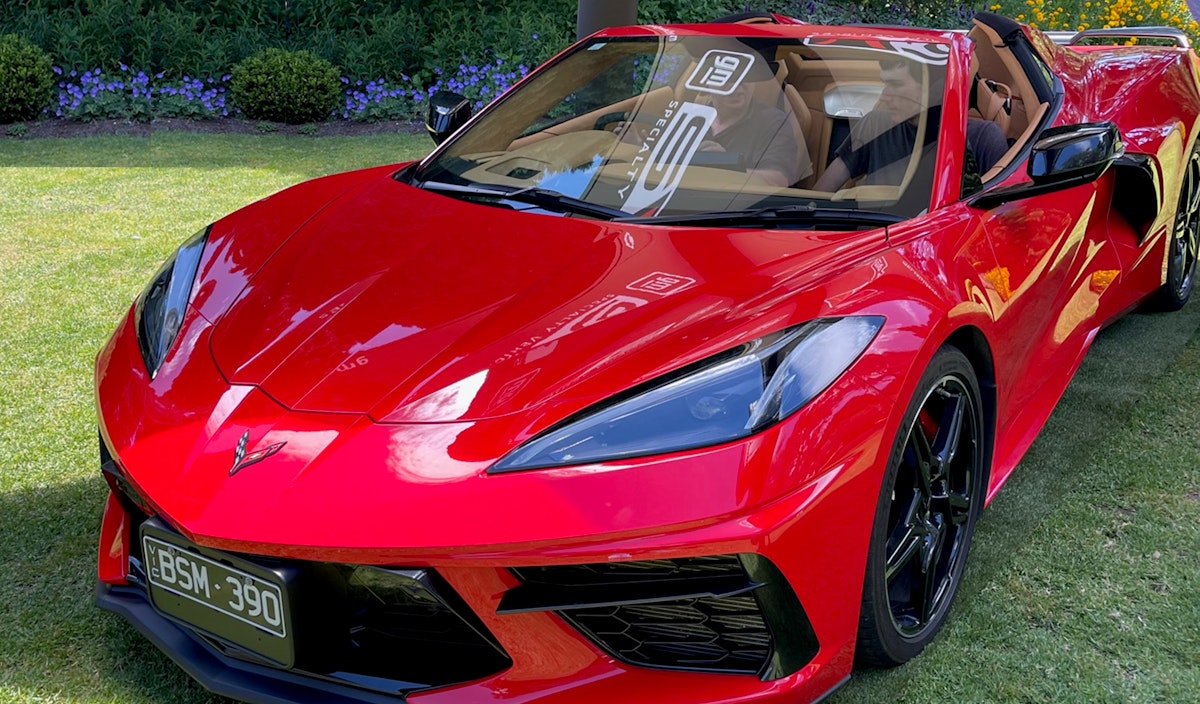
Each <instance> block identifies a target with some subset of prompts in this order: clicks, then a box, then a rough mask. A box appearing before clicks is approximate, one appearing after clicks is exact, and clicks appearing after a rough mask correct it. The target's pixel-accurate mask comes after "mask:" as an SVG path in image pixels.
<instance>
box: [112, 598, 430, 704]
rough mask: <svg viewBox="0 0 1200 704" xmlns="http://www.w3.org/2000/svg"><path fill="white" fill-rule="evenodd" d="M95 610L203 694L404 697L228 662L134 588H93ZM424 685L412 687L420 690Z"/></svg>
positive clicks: (291, 698) (297, 701) (305, 700)
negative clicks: (114, 617) (130, 630)
mask: <svg viewBox="0 0 1200 704" xmlns="http://www.w3.org/2000/svg"><path fill="white" fill-rule="evenodd" d="M96 605H97V606H99V607H100V608H102V609H104V610H106V611H111V612H113V613H115V614H118V615H120V616H123V617H124V618H125V619H126V620H127V621H129V622H130V623H132V624H133V626H134V627H135V628H137V630H138V631H140V632H141V634H142V635H144V636H145V637H146V638H148V639H149V640H150V641H151V642H152V643H154V645H156V646H158V648H159V650H162V651H163V652H164V653H166V654H167V655H168V656H169V657H170V658H171V659H172V660H173V661H175V664H176V665H178V666H179V667H180V668H181V669H183V670H184V671H185V672H187V673H188V674H189V675H191V676H192V678H193V679H195V680H196V681H197V682H199V683H200V684H201V685H203V686H204V687H205V688H206V689H208V690H209V691H211V692H214V693H216V694H220V695H222V696H225V697H231V698H233V699H239V700H242V701H246V702H252V703H254V704H329V703H330V702H361V703H362V704H397V702H404V701H406V699H405V697H404V696H402V695H386V694H377V693H374V692H369V691H366V690H362V689H357V688H354V687H349V686H345V685H340V684H337V683H334V682H327V681H324V680H320V679H317V678H314V677H311V676H305V675H299V674H295V673H292V672H288V671H286V670H276V669H273V668H268V667H263V666H261V665H255V664H252V663H249V662H243V661H239V660H235V659H233V658H228V657H225V656H223V655H221V654H220V653H218V652H217V650H216V649H214V648H213V647H212V646H211V645H209V644H208V643H206V642H205V641H204V640H202V639H201V638H200V637H198V636H194V635H192V634H191V633H189V632H188V631H186V630H185V629H183V628H181V627H179V626H177V625H175V624H174V623H172V622H171V621H168V620H167V619H166V618H164V617H163V616H161V615H159V613H158V612H157V611H155V610H154V608H153V607H152V606H150V604H149V602H147V601H146V597H145V594H144V592H142V591H141V590H140V589H137V588H135V587H113V586H109V585H107V584H103V583H101V584H97V585H96ZM422 686H423V685H413V688H414V689H416V688H419V687H422Z"/></svg>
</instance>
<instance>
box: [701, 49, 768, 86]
mask: <svg viewBox="0 0 1200 704" xmlns="http://www.w3.org/2000/svg"><path fill="white" fill-rule="evenodd" d="M753 65H754V57H753V56H752V55H750V54H741V53H738V52H736V51H722V50H720V49H711V50H709V51H708V52H707V53H706V54H705V55H704V56H703V57H702V58H701V59H700V65H699V66H697V67H696V70H695V71H692V75H691V76H688V79H687V83H686V84H685V85H687V87H688V88H691V89H692V90H698V91H700V92H702V93H713V94H715V95H729V94H730V93H732V92H733V91H735V90H737V87H738V86H740V85H741V84H742V81H744V80H746V74H748V73H750V67H751V66H753Z"/></svg>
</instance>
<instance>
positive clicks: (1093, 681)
mask: <svg viewBox="0 0 1200 704" xmlns="http://www.w3.org/2000/svg"><path fill="white" fill-rule="evenodd" d="M428 147H429V142H428V141H427V138H425V137H424V136H423V135H421V136H411V135H397V136H388V137H363V138H323V139H316V140H314V139H307V138H288V137H283V136H279V135H266V136H257V135H246V136H206V135H189V134H175V133H159V134H156V135H155V136H153V137H149V138H137V137H110V138H91V139H87V140H29V141H17V140H5V141H0V379H3V381H4V383H3V384H0V574H3V577H4V578H3V579H0V702H2V703H8V702H20V703H22V704H25V703H32V702H70V703H81V704H82V703H86V704H97V703H100V702H123V703H124V702H129V703H135V704H136V703H151V702H154V703H164V704H176V703H177V704H196V703H197V702H206V701H213V702H215V701H221V700H219V699H218V698H216V697H212V696H211V695H208V694H207V693H206V692H205V691H204V690H203V689H201V688H200V687H198V686H197V685H195V684H194V683H192V682H191V681H190V680H189V679H188V678H187V677H186V676H185V675H183V674H182V673H181V672H180V671H179V670H178V668H176V667H175V666H174V665H173V664H172V663H171V662H170V661H169V660H168V659H167V658H166V657H165V656H163V655H162V654H161V653H159V652H158V651H157V650H155V649H154V648H153V646H151V645H149V643H148V642H146V641H145V639H143V638H142V637H141V636H139V635H138V634H137V633H136V632H134V630H133V629H132V628H131V627H130V626H128V625H127V624H125V623H124V622H123V621H122V620H121V619H119V618H117V617H115V616H112V615H110V614H107V613H104V612H101V611H99V610H97V609H96V608H94V607H93V606H92V604H91V600H92V589H93V583H94V573H93V570H94V567H93V566H94V564H95V553H96V547H95V540H96V533H97V530H98V527H99V517H100V515H99V514H100V509H101V506H102V504H103V500H104V495H105V492H106V488H105V485H104V482H103V481H102V480H101V479H100V477H99V473H98V471H97V466H96V447H95V445H96V436H95V420H94V412H93V410H92V392H91V367H92V360H93V357H94V355H95V352H96V350H97V349H98V348H99V346H100V345H101V344H102V342H103V341H104V339H105V338H106V336H107V335H108V334H109V332H110V330H111V328H112V326H113V325H114V323H115V322H116V320H117V319H118V317H119V316H120V315H121V314H122V313H123V312H124V310H125V309H126V308H127V306H128V305H129V303H130V301H131V299H132V297H133V296H134V295H135V294H136V293H137V292H138V291H139V290H140V289H141V288H142V286H143V285H144V284H145V282H146V280H147V279H148V277H149V276H150V274H151V273H152V272H153V271H154V270H155V269H156V268H157V266H158V264H159V263H160V262H161V260H162V259H163V258H164V257H166V256H167V254H168V253H169V252H170V251H171V249H172V248H173V247H174V246H175V245H176V244H178V243H179V242H180V241H181V240H182V239H184V238H185V237H186V236H187V235H189V234H190V233H192V232H194V231H195V230H197V229H199V228H200V227H202V226H203V225H205V224H206V223H208V222H210V221H211V220H213V219H214V218H216V217H218V216H220V215H222V214H224V213H226V212H228V211H230V210H232V209H234V208H236V207H238V206H239V205H242V204H244V203H246V202H249V201H251V200H254V199H256V198H259V197H261V196H264V195H266V194H268V193H271V192H273V191H275V190H278V189H279V188H282V187H284V186H286V185H288V184H291V183H295V182H297V181H300V180H302V179H306V178H311V177H314V176H317V175H319V174H323V173H328V172H332V171H338V170H344V169H349V168H356V167H360V166H368V165H373V164H378V163H385V162H389V161H399V160H402V159H405V158H411V157H415V156H418V155H419V154H421V153H422V152H423V151H425V150H426V149H428ZM1197 303H1200V301H1198V302H1197ZM1198 327H1200V305H1196V304H1193V306H1192V307H1191V308H1189V309H1185V310H1184V311H1183V312H1182V313H1180V314H1175V315H1133V316H1130V317H1128V318H1126V319H1124V320H1122V321H1120V322H1118V323H1117V324H1115V325H1113V326H1112V327H1111V328H1109V329H1108V330H1106V331H1104V332H1103V333H1101V335H1100V336H1099V338H1098V339H1097V342H1096V346H1095V348H1094V350H1093V352H1092V353H1091V354H1090V355H1089V357H1088V359H1087V360H1086V361H1085V363H1084V366H1083V368H1082V369H1081V370H1080V372H1079V374H1078V376H1077V378H1076V380H1075V381H1074V382H1073V383H1072V385H1071V386H1070V388H1069V389H1068V391H1067V394H1066V396H1065V397H1064V399H1063V401H1062V403H1061V404H1060V406H1059V409H1058V410H1057V411H1056V412H1055V415H1054V416H1053V418H1052V419H1051V422H1050V424H1049V426H1048V427H1047V429H1046V430H1045V431H1044V432H1043V434H1042V436H1041V437H1040V438H1039V439H1038V441H1037V442H1036V443H1035V444H1034V446H1033V448H1032V449H1031V451H1030V453H1029V454H1028V456H1027V457H1026V459H1025V461H1024V462H1023V463H1022V465H1021V467H1019V468H1018V470H1017V473H1016V474H1015V476H1014V478H1013V479H1012V480H1011V481H1010V483H1009V485H1008V486H1007V487H1005V489H1004V491H1003V492H1001V494H1000V495H999V497H998V498H997V500H996V502H995V503H994V505H993V506H992V507H991V508H989V510H988V511H986V512H985V514H984V519H983V521H982V523H981V524H980V529H979V531H978V533H977V537H976V545H975V550H974V552H973V554H972V560H971V563H970V565H969V567H968V573H967V576H966V580H965V583H964V586H963V591H962V592H961V594H960V598H959V601H958V604H957V605H956V607H955V611H954V613H953V614H952V616H951V620H950V622H949V624H948V626H947V628H946V630H945V632H944V633H943V634H942V636H941V637H940V638H939V639H938V641H937V642H936V643H935V644H934V645H933V646H931V647H930V648H929V649H928V650H927V651H926V652H925V653H924V654H922V655H921V656H920V657H918V658H917V659H916V660H914V661H913V662H912V663H910V664H908V665H906V666H905V667H902V668H899V669H896V670H892V671H888V672H867V673H859V674H857V675H856V676H855V677H854V679H853V680H852V681H851V682H850V683H849V684H848V685H847V686H846V687H844V688H843V689H842V690H841V691H839V692H838V693H837V694H836V695H835V696H834V697H833V698H832V699H831V701H832V702H833V704H849V703H851V702H893V701H896V702H931V701H932V702H941V701H949V700H959V701H969V702H1043V701H1056V702H1081V703H1082V702H1089V703H1090V702H1126V701H1136V702H1155V701H1161V702H1178V701H1196V694H1195V693H1196V692H1200V627H1198V625H1197V624H1200V470H1198V469H1197V467H1198V464H1200V424H1198V423H1197V422H1196V419H1197V418H1200V393H1198V391H1200V337H1197V336H1196V331H1197V328H1198ZM632 697H633V695H632V693H631V698H632Z"/></svg>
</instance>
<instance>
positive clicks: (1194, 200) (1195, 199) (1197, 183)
mask: <svg viewBox="0 0 1200 704" xmlns="http://www.w3.org/2000/svg"><path fill="white" fill-rule="evenodd" d="M1188 167H1189V168H1188V175H1187V179H1188V180H1187V187H1188V188H1189V189H1190V190H1189V191H1188V199H1187V209H1188V212H1189V213H1191V214H1193V215H1194V214H1195V213H1196V211H1197V210H1200V158H1193V159H1192V163H1191V164H1189V165H1188Z"/></svg>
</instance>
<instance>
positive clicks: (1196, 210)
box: [1150, 147, 1200, 311]
mask: <svg viewBox="0 0 1200 704" xmlns="http://www.w3.org/2000/svg"><path fill="white" fill-rule="evenodd" d="M1167 247H1169V251H1168V252H1167V280H1166V283H1164V284H1163V285H1162V288H1160V289H1159V290H1158V292H1157V293H1156V294H1155V295H1154V298H1153V299H1151V301H1150V307H1151V308H1154V309H1156V310H1163V311H1174V310H1179V309H1180V308H1183V306H1184V305H1185V304H1187V302H1188V299H1189V298H1190V297H1191V295H1192V285H1193V283H1194V281H1195V278H1196V258H1197V254H1198V253H1200V147H1197V148H1196V149H1194V150H1192V155H1191V157H1190V158H1189V159H1188V162H1187V166H1186V167H1185V169H1184V173H1183V183H1182V184H1181V185H1180V187H1179V204H1178V205H1177V206H1176V208H1175V222H1174V225H1173V226H1172V229H1171V241H1170V243H1168V245H1167Z"/></svg>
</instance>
